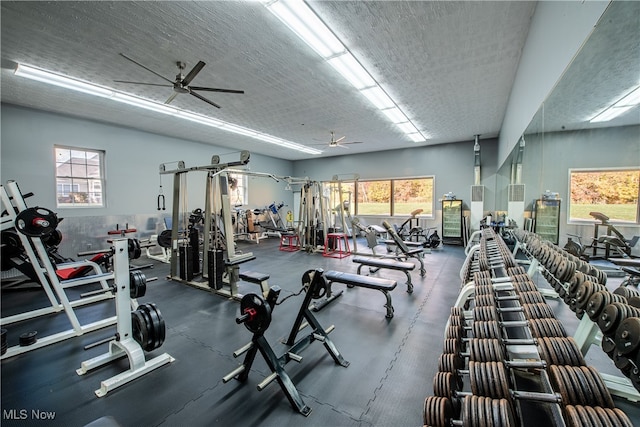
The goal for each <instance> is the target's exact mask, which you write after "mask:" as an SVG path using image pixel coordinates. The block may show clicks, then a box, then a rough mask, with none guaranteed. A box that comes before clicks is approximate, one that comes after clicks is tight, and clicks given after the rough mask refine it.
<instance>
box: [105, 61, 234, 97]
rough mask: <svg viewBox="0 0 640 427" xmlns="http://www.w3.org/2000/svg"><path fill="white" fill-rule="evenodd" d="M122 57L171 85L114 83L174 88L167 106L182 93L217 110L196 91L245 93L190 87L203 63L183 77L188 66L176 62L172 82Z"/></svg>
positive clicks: (199, 62)
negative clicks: (176, 67) (174, 77)
mask: <svg viewBox="0 0 640 427" xmlns="http://www.w3.org/2000/svg"><path fill="white" fill-rule="evenodd" d="M120 56H122V57H123V58H125V59H127V60H128V61H131V62H133V63H134V64H136V65H138V66H140V67H142V68H144V69H145V70H147V71H149V72H151V73H153V74H155V75H156V76H158V77H160V78H161V79H163V80H166V81H167V82H169V83H170V85H167V84H158V83H144V82H129V81H125V80H114V81H115V82H118V83H129V84H136V85H147V86H164V87H173V93H172V94H171V96H169V98H168V99H167V100H166V101H165V102H164V103H165V104H169V103H170V102H171V101H173V100H174V98H175V97H176V96H178V95H179V94H181V93H188V94H189V95H193V96H195V97H196V98H198V99H200V100H202V101H204V102H206V103H207V104H211V105H213V106H214V107H216V108H220V106H219V105H218V104H216V103H215V102H213V101H210V100H208V99H207V98H205V97H204V96H202V95H200V94H199V93H197V92H195V91H196V90H204V91H208V92H224V93H244V91H243V90H234V89H218V88H213V87H201V86H190V85H189V83H191V80H193V79H194V77H195V76H197V75H198V73H199V72H200V71H201V70H202V68H203V67H204V66H205V65H206V64H205V63H204V62H202V61H198V63H197V64H196V65H195V67H193V68H192V69H191V71H189V72H188V73H187V75H186V76H185V75H183V71H184V68H185V66H186V64H185V63H184V62H181V61H178V62H176V65H177V66H178V74H176V79H175V80H174V81H172V80H169V79H168V78H166V77H164V76H162V75H160V74H158V73H156V72H155V71H153V70H152V69H150V68H148V67H145V66H144V65H142V64H141V63H139V62H137V61H135V60H133V59H131V58H129V57H128V56H127V55H125V54H124V53H121V54H120Z"/></svg>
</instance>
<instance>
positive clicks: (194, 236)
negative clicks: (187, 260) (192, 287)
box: [189, 227, 200, 275]
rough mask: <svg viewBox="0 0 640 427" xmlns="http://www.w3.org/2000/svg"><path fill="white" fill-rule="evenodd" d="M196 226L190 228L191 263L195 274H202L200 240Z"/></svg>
mask: <svg viewBox="0 0 640 427" xmlns="http://www.w3.org/2000/svg"><path fill="white" fill-rule="evenodd" d="M199 240H200V239H199V233H198V230H197V229H196V228H193V227H192V228H191V229H189V245H190V246H191V261H192V262H191V265H192V267H191V268H192V269H193V274H194V275H197V274H200V241H199Z"/></svg>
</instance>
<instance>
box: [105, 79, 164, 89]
mask: <svg viewBox="0 0 640 427" xmlns="http://www.w3.org/2000/svg"><path fill="white" fill-rule="evenodd" d="M114 82H116V83H129V84H132V85H147V86H162V87H173V85H162V84H159V83H144V82H129V81H126V80H114Z"/></svg>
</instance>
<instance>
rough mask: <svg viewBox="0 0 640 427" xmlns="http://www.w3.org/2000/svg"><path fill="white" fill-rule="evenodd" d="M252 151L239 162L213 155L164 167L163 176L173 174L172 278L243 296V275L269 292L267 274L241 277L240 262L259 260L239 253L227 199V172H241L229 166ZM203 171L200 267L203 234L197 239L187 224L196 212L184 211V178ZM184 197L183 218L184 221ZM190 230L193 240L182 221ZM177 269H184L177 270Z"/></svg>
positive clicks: (237, 163) (242, 161) (247, 159)
mask: <svg viewBox="0 0 640 427" xmlns="http://www.w3.org/2000/svg"><path fill="white" fill-rule="evenodd" d="M249 157H250V153H249V152H248V151H241V152H240V159H239V160H238V161H235V162H228V163H220V156H217V155H214V156H213V157H212V158H211V164H209V165H205V166H194V167H190V168H187V167H185V164H184V162H183V161H179V162H178V163H177V168H176V169H172V170H167V169H166V167H165V164H161V165H160V174H161V175H163V174H173V176H174V179H173V213H172V215H173V220H172V228H171V264H170V265H171V270H170V276H169V278H170V279H172V280H176V281H180V282H182V283H186V284H188V285H191V286H195V287H197V288H201V289H206V290H211V291H212V292H215V293H217V294H219V295H222V296H225V297H231V298H234V299H238V300H239V299H240V298H241V297H242V295H240V294H239V293H238V281H239V279H240V278H243V279H244V280H247V281H250V282H253V283H257V284H259V285H260V286H261V289H262V292H263V295H266V294H267V293H268V290H269V287H268V284H267V279H268V278H269V276H268V275H263V274H260V273H247V274H246V275H242V277H241V275H240V264H242V263H244V262H247V261H251V260H253V259H255V257H254V256H253V253H251V252H247V253H243V254H239V253H236V251H235V242H234V233H233V223H232V219H231V202H230V197H229V180H228V174H229V173H231V172H233V173H238V172H241V171H237V170H232V169H229V168H230V167H233V166H244V165H246V164H247V163H249ZM194 171H204V172H206V173H207V181H206V189H205V209H204V219H203V222H204V232H203V236H202V241H203V250H202V258H203V262H202V265H203V266H204V268H203V269H202V270H203V271H202V272H201V271H200V247H199V246H200V243H199V240H200V239H199V238H198V237H195V238H193V232H194V227H193V226H192V225H191V226H187V225H186V222H187V217H189V218H191V217H192V215H190V214H189V213H187V212H185V209H186V198H187V188H186V176H187V173H188V172H194ZM181 201H182V210H183V211H182V221H181V216H180V215H181ZM181 223H184V226H183V228H185V229H186V228H188V229H189V231H188V232H189V233H191V234H192V238H186V239H185V238H184V237H183V236H181V231H180V224H181ZM178 267H180V268H179V269H178ZM200 274H201V275H202V278H203V279H205V280H202V281H196V280H194V277H195V276H198V275H200Z"/></svg>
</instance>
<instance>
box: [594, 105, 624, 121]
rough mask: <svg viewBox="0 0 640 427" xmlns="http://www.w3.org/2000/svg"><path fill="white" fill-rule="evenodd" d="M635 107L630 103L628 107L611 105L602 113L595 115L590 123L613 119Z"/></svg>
mask: <svg viewBox="0 0 640 427" xmlns="http://www.w3.org/2000/svg"><path fill="white" fill-rule="evenodd" d="M633 107H634V105H629V106H627V107H609V108H607V109H606V110H604V111H603V112H602V113H600V114H598V115H597V116H595V117H594V118H593V119H591V120H589V122H590V123H601V122H608V121H609V120H613V119H615V118H616V117H618V116H620V115H622V114H624V113H626V112H627V111H629V110H630V109H632V108H633Z"/></svg>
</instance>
